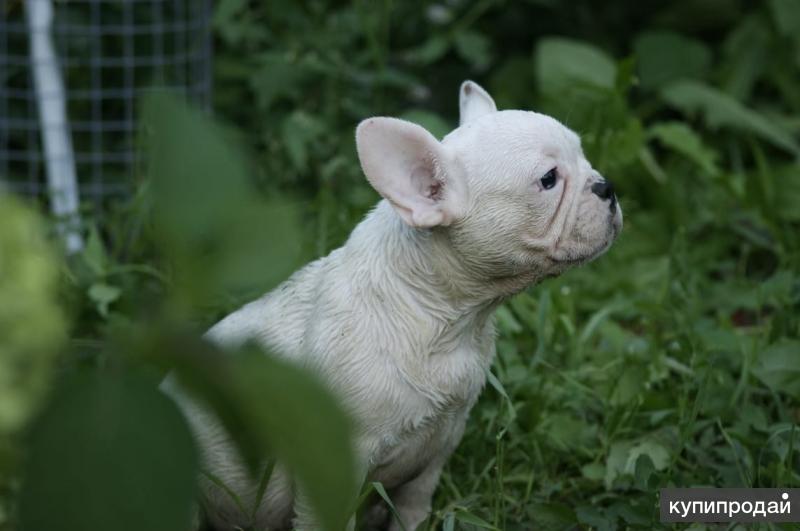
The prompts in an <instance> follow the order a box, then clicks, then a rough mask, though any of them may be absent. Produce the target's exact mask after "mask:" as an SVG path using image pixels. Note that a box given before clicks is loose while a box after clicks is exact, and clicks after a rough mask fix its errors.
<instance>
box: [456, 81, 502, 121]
mask: <svg viewBox="0 0 800 531" xmlns="http://www.w3.org/2000/svg"><path fill="white" fill-rule="evenodd" d="M458 109H459V115H460V117H459V125H464V124H466V123H469V122H471V121H473V120H476V119H478V118H480V117H481V116H483V115H484V114H489V113H492V112H497V105H495V103H494V100H493V99H492V97H491V96H489V93H488V92H486V91H485V90H484V89H483V87H481V86H480V85H478V84H477V83H475V82H474V81H464V82H463V83H461V90H460V91H459V94H458Z"/></svg>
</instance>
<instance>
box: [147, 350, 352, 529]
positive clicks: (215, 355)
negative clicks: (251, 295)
mask: <svg viewBox="0 0 800 531" xmlns="http://www.w3.org/2000/svg"><path fill="white" fill-rule="evenodd" d="M176 339H177V338H176ZM177 341H178V342H177V343H175V344H173V345H171V346H169V347H167V348H164V347H162V349H163V352H164V353H165V355H167V356H169V355H170V353H181V352H185V353H186V355H178V356H174V357H173V358H172V361H174V363H175V365H176V371H177V374H178V378H179V381H180V382H181V383H182V384H183V386H184V387H185V388H186V389H188V390H189V391H191V392H192V393H193V394H194V395H195V396H196V397H197V398H198V399H200V400H203V401H205V403H206V404H207V405H208V406H210V407H211V409H212V410H213V411H214V412H215V413H216V414H217V416H218V417H219V419H220V420H221V421H222V422H223V424H224V425H225V427H226V428H227V430H228V432H229V433H230V434H231V436H232V437H233V438H234V440H235V442H236V444H237V446H238V447H239V450H240V451H241V453H242V457H243V458H244V460H245V462H246V463H247V464H248V466H249V467H250V470H251V472H252V473H253V477H254V478H255V477H256V476H257V474H258V471H259V470H260V465H261V464H263V462H264V461H265V460H266V459H267V458H271V457H273V456H274V457H275V458H276V459H277V460H278V461H279V462H281V463H283V464H285V465H286V466H288V467H289V469H290V470H291V471H292V473H293V474H294V476H295V478H296V479H297V480H298V481H299V482H300V484H301V485H302V487H303V488H304V489H305V491H306V492H307V494H308V496H309V499H310V501H311V504H312V506H313V507H314V508H315V511H316V513H315V514H316V515H317V516H318V518H319V520H320V522H321V524H322V525H323V526H324V528H325V529H328V530H331V531H335V530H339V529H343V528H344V526H345V523H346V521H347V518H348V517H349V515H350V513H351V511H352V509H353V503H354V502H355V499H356V495H357V488H358V486H357V485H356V479H355V476H354V470H355V465H354V460H353V453H352V449H351V439H350V422H349V420H348V418H347V416H346V415H345V413H344V412H343V411H342V410H341V408H340V407H339V406H338V403H337V400H336V399H335V398H334V397H333V395H332V394H331V393H330V392H329V391H328V390H327V389H326V388H325V387H324V386H323V384H322V383H320V382H319V381H318V379H317V378H316V377H314V376H312V375H311V374H310V373H309V372H308V371H306V370H304V369H301V368H299V367H297V366H295V365H293V364H291V363H287V362H285V361H283V360H280V359H278V358H276V357H274V356H271V355H267V354H265V353H263V352H261V351H260V350H258V349H255V348H251V347H248V348H245V349H244V350H243V351H242V352H239V353H236V354H234V355H223V354H222V353H221V352H219V351H217V350H216V349H215V348H214V347H213V346H212V345H209V344H205V343H200V342H197V341H192V340H189V342H186V340H185V339H177Z"/></svg>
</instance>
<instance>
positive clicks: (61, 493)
mask: <svg viewBox="0 0 800 531" xmlns="http://www.w3.org/2000/svg"><path fill="white" fill-rule="evenodd" d="M197 472H198V470H197V452H196V450H195V447H194V442H193V440H192V436H191V433H190V432H189V428H188V426H187V425H186V422H185V421H184V419H183V417H182V416H181V414H180V413H179V412H178V410H177V408H176V407H175V405H174V404H173V403H172V402H171V401H170V400H169V399H168V398H167V397H166V396H164V395H163V394H162V393H160V392H159V391H158V390H157V389H156V388H155V386H154V385H153V384H152V383H150V382H149V381H147V380H145V379H144V378H142V377H139V376H136V375H134V374H126V373H121V374H100V373H97V372H84V371H81V372H76V373H73V374H71V375H69V376H67V377H66V378H65V379H64V381H62V382H61V384H60V385H59V386H58V388H57V389H56V390H55V392H54V393H53V395H52V397H51V400H50V402H49V404H48V406H47V407H46V408H45V410H44V412H43V414H42V416H41V418H40V419H39V420H38V421H37V422H36V424H35V426H34V427H33V430H32V432H31V436H30V442H29V446H28V460H27V464H26V473H25V482H24V484H23V487H22V492H21V495H20V520H21V523H22V528H24V529H27V530H29V531H49V530H53V529H59V530H62V531H86V530H87V529H103V530H106V531H141V530H142V529H147V530H149V531H175V530H180V529H188V528H189V523H190V518H191V516H192V507H193V504H194V497H195V492H196V488H195V487H196V480H197Z"/></svg>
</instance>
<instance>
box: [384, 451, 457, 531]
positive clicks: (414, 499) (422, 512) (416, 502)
mask: <svg viewBox="0 0 800 531" xmlns="http://www.w3.org/2000/svg"><path fill="white" fill-rule="evenodd" d="M444 462H445V459H436V460H435V461H434V463H431V464H430V465H428V467H427V468H425V469H424V470H423V471H422V472H421V473H420V474H419V475H418V476H417V477H415V478H414V479H412V480H411V481H409V482H407V483H404V484H402V485H400V486H399V487H396V488H395V489H392V492H391V499H392V503H394V506H395V508H397V513H398V515H399V516H400V519H401V520H402V521H403V525H404V526H405V530H406V531H414V530H415V529H417V527H419V525H420V524H421V523H422V522H424V521H425V519H426V518H428V515H429V514H430V512H431V500H432V499H433V493H434V491H435V490H436V485H437V484H438V483H439V476H440V475H441V474H442V467H443V466H444ZM389 531H403V526H401V525H400V522H398V521H397V518H392V523H391V525H390V526H389Z"/></svg>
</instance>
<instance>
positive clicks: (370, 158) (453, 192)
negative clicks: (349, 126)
mask: <svg viewBox="0 0 800 531" xmlns="http://www.w3.org/2000/svg"><path fill="white" fill-rule="evenodd" d="M356 147H357V149H358V158H359V160H360V161H361V167H362V168H363V169H364V174H365V175H366V176H367V180H368V181H369V182H370V184H371V185H372V187H373V188H375V190H376V191H377V192H378V193H379V194H381V196H383V197H384V198H385V199H387V200H388V201H389V203H391V205H392V206H393V207H394V209H395V210H396V211H397V213H398V214H400V217H402V218H403V220H404V221H405V222H406V223H407V224H408V225H410V226H412V227H419V228H428V227H434V226H436V225H449V224H450V223H452V222H453V220H454V219H455V218H457V217H458V216H459V215H460V213H461V212H462V210H463V204H464V183H463V182H462V180H461V179H460V178H459V177H460V176H459V175H458V172H457V165H456V164H455V158H454V157H453V155H452V153H451V152H450V150H449V149H448V148H447V147H446V146H444V145H442V144H441V143H440V142H439V141H438V140H436V138H434V137H433V135H431V134H430V133H429V132H428V131H426V130H425V129H424V128H422V127H420V126H419V125H416V124H413V123H411V122H407V121H405V120H398V119H397V118H383V117H378V118H368V119H366V120H364V121H363V122H361V123H360V124H359V125H358V128H357V129H356Z"/></svg>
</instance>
